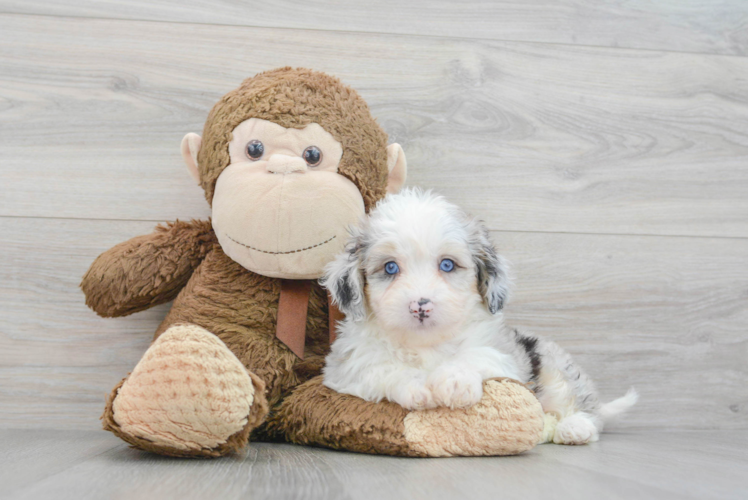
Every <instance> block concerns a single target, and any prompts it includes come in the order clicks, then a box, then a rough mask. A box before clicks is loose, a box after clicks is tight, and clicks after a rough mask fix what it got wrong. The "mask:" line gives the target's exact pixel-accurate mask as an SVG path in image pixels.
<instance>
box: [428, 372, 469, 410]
mask: <svg viewBox="0 0 748 500" xmlns="http://www.w3.org/2000/svg"><path fill="white" fill-rule="evenodd" d="M426 386H427V387H429V388H430V389H431V392H432V393H433V394H434V399H435V401H436V404H437V405H438V406H446V407H449V408H452V409H455V408H467V407H469V406H473V405H474V404H476V403H477V402H478V401H480V400H481V398H482V397H483V379H482V378H481V376H480V374H479V373H478V372H474V371H472V370H465V369H459V368H457V369H455V368H442V369H438V370H436V371H435V372H434V373H432V374H431V376H430V377H429V379H428V381H427V382H426Z"/></svg>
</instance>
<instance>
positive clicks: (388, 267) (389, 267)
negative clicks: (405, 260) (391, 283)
mask: <svg viewBox="0 0 748 500" xmlns="http://www.w3.org/2000/svg"><path fill="white" fill-rule="evenodd" d="M398 271H400V267H399V266H398V265H397V264H395V263H394V262H388V263H386V264H385V265H384V272H385V273H387V274H397V273H398Z"/></svg>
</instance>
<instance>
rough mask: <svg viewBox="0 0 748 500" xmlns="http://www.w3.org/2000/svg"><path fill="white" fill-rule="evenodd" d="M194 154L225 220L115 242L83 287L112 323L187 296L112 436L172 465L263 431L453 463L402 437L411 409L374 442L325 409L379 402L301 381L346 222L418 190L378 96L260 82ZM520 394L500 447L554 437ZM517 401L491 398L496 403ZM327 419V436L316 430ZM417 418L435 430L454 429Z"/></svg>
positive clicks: (290, 76)
mask: <svg viewBox="0 0 748 500" xmlns="http://www.w3.org/2000/svg"><path fill="white" fill-rule="evenodd" d="M182 154H183V157H184V159H185V162H186V163H187V167H188V170H189V171H190V173H191V174H192V175H193V177H194V178H195V179H196V180H197V182H199V183H200V185H201V186H202V187H203V189H204V190H205V195H206V198H207V200H208V203H210V204H211V206H212V223H211V221H192V222H189V223H186V222H179V221H177V222H174V223H170V224H167V225H165V226H159V227H157V228H156V231H155V232H154V233H152V234H150V235H146V236H140V237H136V238H133V239H132V240H130V241H127V242H125V243H122V244H120V245H117V246H115V247H114V248H112V249H111V250H109V251H107V252H105V253H104V254H102V255H101V256H99V257H98V258H97V259H96V261H95V262H94V263H93V265H92V266H91V268H90V269H89V271H88V272H87V273H86V275H85V276H84V278H83V282H82V284H81V287H82V288H83V291H84V292H85V295H86V303H87V304H88V305H89V306H90V307H91V308H92V309H93V310H94V311H96V312H97V313H98V314H99V315H101V316H106V317H116V316H124V315H127V314H131V313H134V312H137V311H142V310H144V309H147V308H149V307H152V306H154V305H157V304H160V303H164V302H167V301H169V300H174V303H173V305H172V308H171V310H170V311H169V313H168V315H167V316H166V318H165V319H164V321H163V323H162V324H161V325H160V326H159V328H158V330H157V331H156V335H155V338H154V342H153V344H152V345H151V346H150V348H149V349H148V351H147V352H146V353H145V355H144V356H143V358H142V359H141V361H140V362H139V363H138V365H137V366H136V367H135V369H134V370H133V372H132V373H131V374H130V375H128V377H126V378H125V379H124V380H123V381H122V382H121V383H120V384H119V385H118V386H117V387H115V388H114V390H113V391H112V393H111V395H110V397H109V398H108V401H107V406H106V409H105V412H104V415H103V416H102V420H103V421H104V428H105V429H107V430H109V431H111V432H113V433H114V434H116V435H117V436H119V437H120V438H122V439H123V440H125V441H127V442H128V443H130V444H132V445H133V446H135V447H138V448H141V449H144V450H148V451H152V452H156V453H160V454H165V455H174V456H209V457H216V456H221V455H225V454H227V453H229V452H231V451H234V450H237V449H240V448H242V447H243V446H244V445H245V444H246V443H247V442H248V440H249V436H250V433H251V432H253V431H254V432H255V434H254V436H255V437H256V438H259V439H262V438H268V437H270V438H276V439H277V438H280V439H289V440H292V441H295V442H300V443H316V444H322V445H326V446H333V447H345V448H349V449H355V450H360V451H371V452H378V453H394V454H405V455H420V456H423V455H439V454H442V455H443V454H445V453H444V452H441V453H439V452H433V447H432V448H428V447H427V451H425V452H424V451H418V450H420V449H416V451H415V452H413V451H412V450H411V448H412V446H410V447H409V446H405V447H404V448H403V446H402V443H403V442H407V439H405V438H404V437H402V436H401V434H402V432H400V434H398V432H399V431H398V429H400V427H402V422H403V420H404V419H405V417H406V416H407V412H404V411H403V410H402V409H399V410H396V409H395V410H393V407H392V406H391V404H389V403H387V404H383V405H381V408H382V415H385V416H386V418H384V420H382V422H385V421H386V422H385V423H384V424H383V425H384V427H385V428H383V430H382V431H381V432H383V433H384V434H383V435H385V434H386V435H387V436H389V437H378V436H379V434H376V437H375V441H376V442H377V443H378V444H379V446H376V445H371V444H370V443H369V442H370V441H371V439H372V434H371V429H372V428H375V427H376V424H372V423H365V424H364V425H365V426H366V429H363V428H362V429H359V428H358V427H357V425H358V424H349V423H346V422H342V421H341V422H340V423H341V426H339V427H338V428H337V429H338V430H337V431H336V430H334V429H335V428H334V424H335V422H334V421H330V420H329V418H328V416H326V414H325V412H326V411H329V410H330V409H331V408H333V406H331V405H332V400H331V397H332V398H337V399H335V405H337V406H335V408H337V409H338V410H341V409H342V413H339V415H343V417H341V418H343V419H345V415H349V416H355V415H359V414H360V411H359V406H360V404H362V403H364V404H366V405H370V406H368V407H373V408H379V406H377V405H373V404H372V403H365V402H362V401H360V400H357V398H352V397H350V396H343V395H336V394H332V395H331V394H329V393H328V392H331V391H328V392H326V391H327V390H326V389H325V388H324V387H322V386H321V385H320V382H319V378H316V379H312V380H310V381H309V382H308V383H307V384H303V382H305V381H307V380H308V379H310V378H311V377H312V376H313V375H316V374H318V373H319V369H320V367H321V365H322V361H323V357H324V355H325V354H326V353H327V351H328V348H329V334H328V326H329V323H328V322H329V315H330V313H331V311H330V307H329V304H328V300H327V295H326V293H325V291H324V290H323V289H322V288H321V287H320V286H319V285H318V284H317V283H316V281H311V280H314V279H316V278H319V277H320V276H321V274H322V269H323V266H324V265H325V264H326V263H327V262H329V261H330V260H331V259H332V257H333V256H334V255H335V253H337V252H338V251H339V250H341V249H342V247H343V244H344V242H345V239H346V228H347V226H348V225H349V224H352V223H355V222H356V221H357V220H358V218H359V217H360V216H362V215H363V214H364V213H365V212H366V211H367V210H368V209H369V208H370V207H372V206H373V205H374V204H375V203H376V201H377V200H379V199H381V198H382V197H383V196H384V195H385V194H386V193H387V192H396V191H398V190H399V189H400V187H401V186H402V185H403V183H404V181H405V175H406V162H405V156H404V154H403V151H402V149H401V148H400V146H399V145H397V144H392V145H390V146H387V135H386V134H385V133H384V131H382V129H381V128H380V127H379V126H378V125H377V123H376V121H375V120H374V119H373V118H372V116H371V113H370V112H369V108H368V106H367V105H366V103H365V102H364V100H363V99H362V98H361V97H360V96H359V95H358V94H357V93H356V92H355V91H353V90H352V89H350V88H348V87H346V86H345V85H343V84H342V83H341V82H340V81H339V80H337V79H336V78H333V77H331V76H328V75H325V74H323V73H319V72H314V71H310V70H306V69H292V68H281V69H277V70H274V71H269V72H266V73H261V74H258V75H256V76H254V77H252V78H249V79H247V80H245V81H244V82H243V83H242V85H241V86H240V87H239V88H237V89H236V90H234V91H232V92H229V93H228V94H226V95H225V96H224V97H223V98H222V99H221V100H220V101H219V102H218V103H217V104H216V105H215V107H214V108H213V110H212V111H211V112H210V115H209V117H208V120H207V122H206V124H205V129H204V132H203V136H202V138H201V137H200V136H198V135H196V134H188V135H187V136H186V137H185V138H184V140H183V141H182ZM304 333H305V335H306V336H305V337H304ZM509 386H512V391H513V392H512V391H510V392H512V394H514V393H518V394H520V397H519V399H517V398H516V397H515V396H509V398H510V399H511V398H515V400H512V405H513V406H512V405H510V406H509V407H508V408H509V410H506V411H508V412H509V413H507V414H506V415H504V417H502V418H503V419H504V420H503V421H504V422H506V421H516V422H519V423H520V424H521V425H520V427H521V429H520V431H521V432H520V431H518V430H517V428H516V426H514V427H512V426H510V427H511V429H510V430H509V431H507V430H506V429H504V430H502V429H503V428H501V427H500V426H499V427H492V428H491V430H496V431H497V432H495V433H494V435H495V436H498V437H497V439H498V440H499V441H501V443H500V444H501V446H500V447H499V448H500V449H499V448H496V449H492V450H489V451H488V453H499V452H501V450H504V452H506V453H517V452H519V451H523V450H524V449H528V448H530V447H532V446H534V444H535V443H536V442H537V440H538V439H539V437H540V431H541V430H542V412H541V411H540V410H539V404H537V401H535V399H534V397H532V396H531V394H530V393H529V391H527V390H526V389H524V387H521V386H519V385H517V384H509V385H507V383H506V382H502V383H501V387H509ZM515 386H516V387H515ZM497 387H498V386H497ZM517 391H519V392H517ZM522 391H524V392H522ZM292 392H293V397H292V398H288V397H287V396H289V395H291V394H292ZM504 392H506V391H504ZM486 394H487V395H488V396H487V397H490V394H492V392H491V391H490V390H487V391H486ZM502 394H504V393H502ZM528 394H530V397H528V396H527V395H528ZM501 397H504V396H501ZM341 398H342V399H341ZM285 399H287V400H288V401H287V402H286V404H285V405H284V404H283V401H284V400H285ZM499 399H500V398H499ZM517 401H519V405H517V404H515V403H517ZM505 402H506V401H504V402H499V401H498V399H497V400H496V401H495V402H494V406H491V404H492V403H490V402H489V403H487V404H488V407H490V408H489V409H493V410H495V409H496V407H497V406H496V405H499V404H504V403H505ZM481 404H483V403H481ZM371 405H373V406H371ZM388 405H390V406H388ZM395 406H396V405H395ZM368 407H367V408H368ZM388 408H389V409H388ZM398 408H399V407H398ZM517 408H519V410H517ZM270 409H274V410H272V411H271V415H270V418H269V419H267V421H268V425H266V426H261V424H263V422H264V421H265V420H266V417H267V416H268V412H269V411H270ZM349 409H350V411H348V410H349ZM372 411H373V412H374V413H375V414H376V413H377V411H378V410H372ZM502 411H505V409H504V410H502ZM506 411H505V413H506ZM309 412H311V413H309ZM359 416H360V415H359ZM319 417H323V418H324V422H321V423H320V425H322V426H323V427H324V429H323V430H321V429H319V428H317V427H315V425H316V423H315V422H317V420H318V418H319ZM442 417H444V415H442ZM445 418H446V420H445ZM538 418H539V419H540V420H538ZM450 419H457V420H459V421H461V422H463V423H465V422H468V420H469V419H468V420H466V417H464V415H463V414H460V413H459V412H452V413H451V414H450V416H448V417H444V418H441V419H440V420H441V421H442V422H446V421H450ZM421 420H423V419H421ZM479 420H481V419H480V418H479ZM482 421H486V418H483V420H482ZM419 422H420V423H419V425H420V426H421V427H419V429H421V430H420V431H419V432H421V437H422V435H423V432H426V434H428V433H429V432H431V433H432V434H433V433H434V432H436V434H437V435H440V434H439V433H440V432H443V430H440V431H438V432H437V431H435V430H434V429H436V427H434V425H433V423H429V420H428V419H426V420H425V421H419ZM424 422H426V423H424ZM538 422H539V423H538ZM484 423H485V422H484ZM330 425H333V430H331V428H330V427H329V426H330ZM351 425H353V427H351ZM372 425H373V427H372ZM440 425H441V424H440ZM502 425H503V424H502ZM305 426H306V427H305ZM392 426H394V428H395V433H394V434H393V433H392V432H390V431H391V430H392V429H390V427H392ZM424 426H425V428H426V429H430V430H427V431H424V430H423V429H424ZM538 426H539V427H538ZM437 427H439V426H437ZM463 427H464V426H463ZM351 429H353V431H352V430H351ZM367 429H368V430H367ZM439 429H441V427H439ZM528 429H529V430H528ZM338 431H339V435H338ZM318 432H322V434H324V436H322V435H318ZM377 432H379V431H377ZM455 432H456V433H458V434H459V433H460V432H462V433H463V434H464V433H465V432H466V430H465V429H464V428H463V429H462V430H461V431H460V430H459V429H456V430H455ZM502 432H503V433H504V434H502ZM367 434H368V437H367ZM411 434H412V433H411ZM468 434H469V432H468ZM429 436H431V434H429ZM403 439H405V441H403ZM428 439H431V440H433V436H432V437H430V438H428ZM428 439H427V441H428ZM460 439H461V438H460ZM388 440H390V441H392V443H390V444H388ZM494 440H495V439H494ZM478 441H480V439H479V440H478ZM507 442H508V443H510V445H509V446H508V447H507V446H506V444H507ZM483 448H486V447H485V446H483ZM403 450H405V451H403ZM409 450H410V451H409ZM497 450H499V451H497ZM506 450H509V451H506ZM446 454H486V451H485V450H483V451H482V452H481V450H478V452H475V450H470V452H468V453H459V451H458V452H457V453H451V452H450V453H446Z"/></svg>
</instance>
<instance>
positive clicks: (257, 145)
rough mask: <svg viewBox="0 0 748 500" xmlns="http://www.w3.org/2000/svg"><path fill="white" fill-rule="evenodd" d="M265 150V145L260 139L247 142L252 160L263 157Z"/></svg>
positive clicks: (248, 152)
mask: <svg viewBox="0 0 748 500" xmlns="http://www.w3.org/2000/svg"><path fill="white" fill-rule="evenodd" d="M264 152H265V146H263V145H262V143H261V142H260V141H258V140H256V139H255V140H254V141H249V142H248V143H247V156H249V159H250V160H253V161H257V160H259V159H260V158H262V153H264Z"/></svg>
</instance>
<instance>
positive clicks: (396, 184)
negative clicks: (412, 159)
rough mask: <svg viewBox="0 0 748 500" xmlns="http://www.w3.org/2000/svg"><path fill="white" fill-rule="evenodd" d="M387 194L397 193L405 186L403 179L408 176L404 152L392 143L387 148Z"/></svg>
mask: <svg viewBox="0 0 748 500" xmlns="http://www.w3.org/2000/svg"><path fill="white" fill-rule="evenodd" d="M387 170H388V171H389V175H388V177H387V192H388V193H393V194H394V193H397V192H398V191H400V188H402V187H403V185H405V177H406V176H407V174H408V162H407V161H406V160H405V152H403V148H401V147H400V145H399V144H397V143H394V144H390V145H389V146H387Z"/></svg>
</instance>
